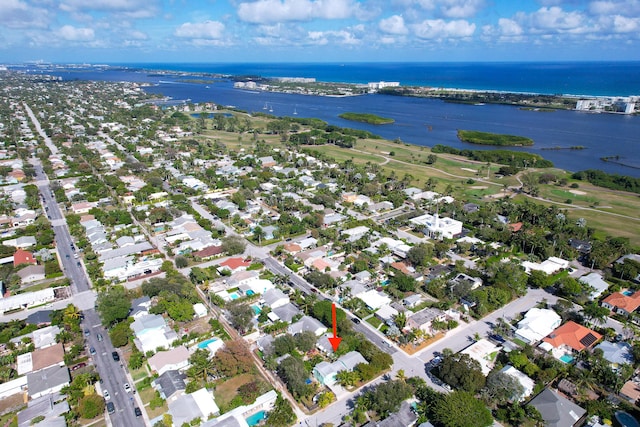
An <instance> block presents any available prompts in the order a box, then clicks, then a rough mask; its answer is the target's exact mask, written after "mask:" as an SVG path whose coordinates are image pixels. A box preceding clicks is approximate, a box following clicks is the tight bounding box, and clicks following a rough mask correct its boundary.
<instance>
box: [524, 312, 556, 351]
mask: <svg viewBox="0 0 640 427" xmlns="http://www.w3.org/2000/svg"><path fill="white" fill-rule="evenodd" d="M561 323H562V318H560V316H559V315H558V313H556V312H555V311H553V310H549V309H546V308H535V307H534V308H532V309H530V310H529V311H527V313H526V314H525V315H524V318H523V319H522V320H521V321H519V322H518V329H516V332H515V335H516V338H519V339H521V340H522V341H524V342H525V343H527V344H533V343H536V342H538V341H540V340H541V339H542V338H544V337H546V336H547V335H549V334H550V333H551V332H552V331H553V330H554V329H556V328H557V327H558V326H560V324H561Z"/></svg>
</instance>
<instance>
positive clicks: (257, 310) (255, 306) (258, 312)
mask: <svg viewBox="0 0 640 427" xmlns="http://www.w3.org/2000/svg"><path fill="white" fill-rule="evenodd" d="M251 308H252V309H253V312H254V313H255V314H260V313H261V312H262V310H261V309H260V307H258V306H257V305H252V306H251Z"/></svg>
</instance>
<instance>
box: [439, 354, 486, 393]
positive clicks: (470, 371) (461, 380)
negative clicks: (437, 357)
mask: <svg viewBox="0 0 640 427" xmlns="http://www.w3.org/2000/svg"><path fill="white" fill-rule="evenodd" d="M438 377H439V378H440V379H441V380H442V381H444V382H445V383H447V384H449V385H450V386H451V387H453V388H456V389H461V390H464V391H468V392H471V393H477V392H478V391H480V389H482V388H483V387H484V385H485V377H484V375H483V374H482V369H481V368H480V363H478V361H477V360H474V359H472V358H471V357H470V356H469V355H468V354H462V353H456V354H451V355H445V356H444V357H443V358H442V362H441V363H440V366H439V367H438Z"/></svg>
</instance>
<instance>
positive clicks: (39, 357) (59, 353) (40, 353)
mask: <svg viewBox="0 0 640 427" xmlns="http://www.w3.org/2000/svg"><path fill="white" fill-rule="evenodd" d="M54 365H58V366H64V348H63V346H62V343H58V344H54V345H50V346H48V347H44V348H38V349H36V350H34V351H31V352H29V353H23V354H20V355H18V357H17V358H16V371H18V375H24V374H27V373H29V372H37V371H40V370H42V369H45V368H48V367H50V366H54Z"/></svg>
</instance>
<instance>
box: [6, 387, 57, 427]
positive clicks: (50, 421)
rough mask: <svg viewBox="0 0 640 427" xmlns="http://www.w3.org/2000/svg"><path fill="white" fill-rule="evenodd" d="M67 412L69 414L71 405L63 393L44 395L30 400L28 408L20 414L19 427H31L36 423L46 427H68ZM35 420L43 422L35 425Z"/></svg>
mask: <svg viewBox="0 0 640 427" xmlns="http://www.w3.org/2000/svg"><path fill="white" fill-rule="evenodd" d="M66 412H69V403H68V402H67V401H66V400H65V396H64V395H63V394H62V393H60V392H55V393H51V394H47V395H43V396H42V397H39V398H37V399H33V400H30V401H29V402H28V403H27V408H26V409H23V410H21V411H20V412H18V427H31V426H33V425H36V423H37V424H40V425H41V426H44V427H66V426H67V421H66V420H65V418H64V414H65V413H66ZM35 418H38V419H39V420H41V421H36V422H35V423H34V419H35ZM42 418H44V419H42Z"/></svg>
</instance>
